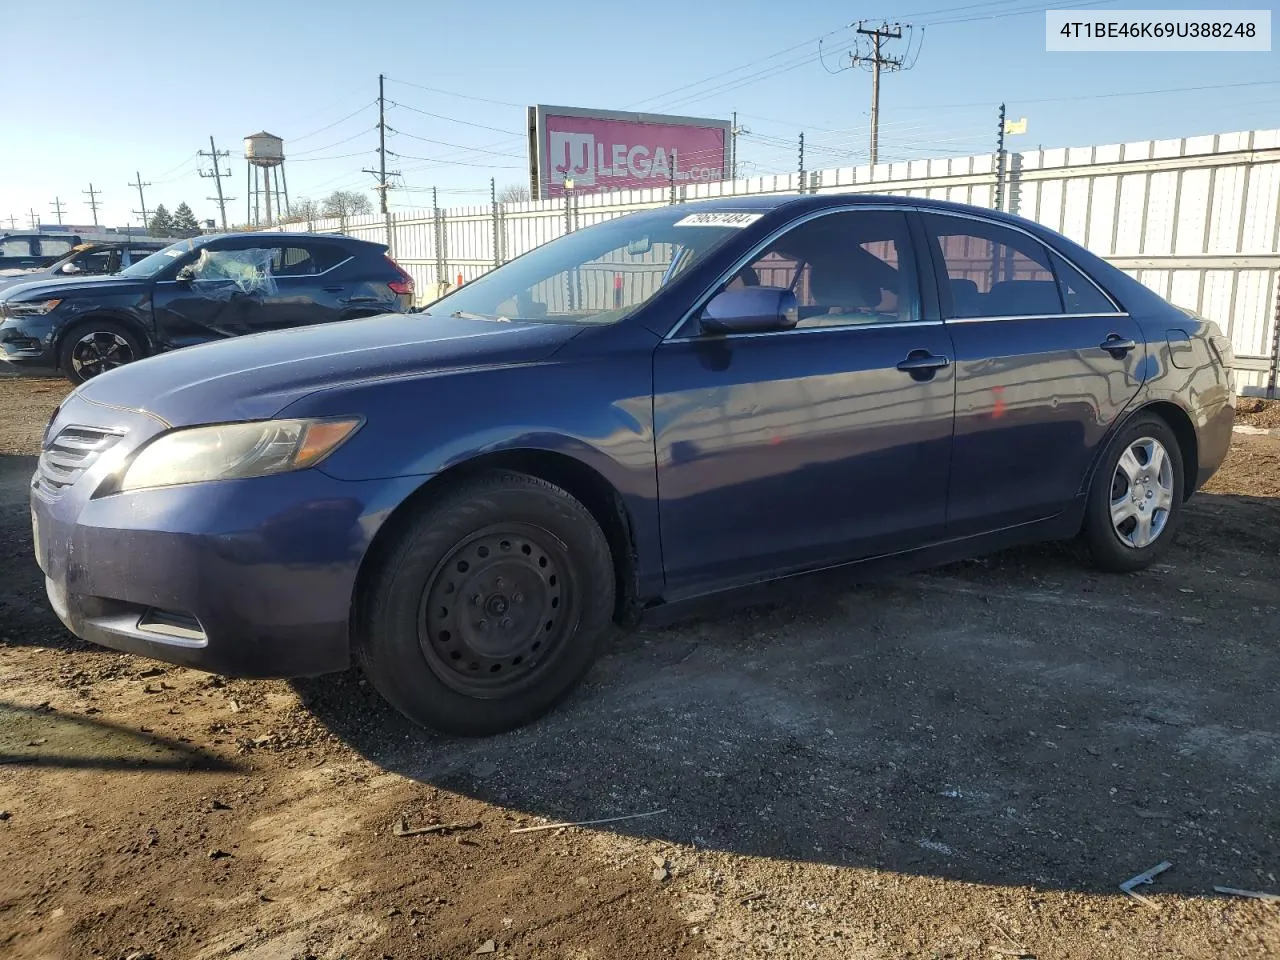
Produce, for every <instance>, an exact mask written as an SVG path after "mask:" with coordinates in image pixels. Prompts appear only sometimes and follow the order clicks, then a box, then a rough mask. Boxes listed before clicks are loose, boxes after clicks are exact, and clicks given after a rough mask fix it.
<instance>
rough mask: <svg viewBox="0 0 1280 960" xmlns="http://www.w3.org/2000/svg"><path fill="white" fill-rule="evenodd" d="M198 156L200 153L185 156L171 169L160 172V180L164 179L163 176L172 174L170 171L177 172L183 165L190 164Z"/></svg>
mask: <svg viewBox="0 0 1280 960" xmlns="http://www.w3.org/2000/svg"><path fill="white" fill-rule="evenodd" d="M199 156H200V155H199V153H193V154H192V155H191V156H189V157H187V158H186V159H185V160H183V161H182V162H181V163H180V164H178V165H177V166H176V167H173V168H171V169H169V170H166V171H165V172H164V173H162V174H160V180H162V181H163V180H164V178H165V177H167V176H169V175H170V174H172V173H177V172H178V171H179V170H181V169H182V168H183V167H186V166H190V164H191V161H193V160H197V159H199Z"/></svg>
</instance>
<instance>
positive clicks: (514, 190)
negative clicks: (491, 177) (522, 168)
mask: <svg viewBox="0 0 1280 960" xmlns="http://www.w3.org/2000/svg"><path fill="white" fill-rule="evenodd" d="M528 199H529V187H528V186H527V185H526V184H523V183H509V184H507V185H506V186H505V187H503V188H502V189H501V190H499V191H498V202H499V203H523V202H524V201H526V200H528Z"/></svg>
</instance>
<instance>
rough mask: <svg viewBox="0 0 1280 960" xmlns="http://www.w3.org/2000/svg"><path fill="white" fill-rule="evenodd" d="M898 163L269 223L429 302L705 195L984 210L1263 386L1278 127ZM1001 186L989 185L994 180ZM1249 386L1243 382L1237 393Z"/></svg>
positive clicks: (1274, 299) (1277, 280)
mask: <svg viewBox="0 0 1280 960" xmlns="http://www.w3.org/2000/svg"><path fill="white" fill-rule="evenodd" d="M998 169H999V164H998V161H997V158H996V157H995V156H994V155H989V154H987V155H978V156H970V157H951V158H942V159H921V160H909V161H902V162H898V163H882V164H878V165H876V166H875V167H874V168H873V167H870V166H861V167H840V168H838V169H829V170H814V171H811V172H809V173H806V174H805V175H804V180H805V182H804V183H803V184H802V183H801V175H800V174H799V173H792V174H778V175H773V176H763V177H750V178H747V179H742V180H734V181H724V182H720V183H709V184H697V185H692V186H680V187H675V188H672V189H671V190H665V189H664V190H629V191H620V192H617V193H607V194H590V195H585V196H580V197H576V198H574V200H573V203H572V204H568V203H566V201H564V200H544V201H535V202H528V203H506V204H484V205H479V206H468V207H453V208H449V209H439V210H437V209H432V208H428V209H421V210H407V211H397V212H395V213H392V214H390V215H388V216H387V217H386V218H385V219H384V218H383V217H382V216H381V215H378V214H375V215H372V216H362V217H352V218H349V219H347V220H345V221H343V220H336V219H334V220H316V221H311V222H307V223H301V224H298V223H294V224H290V225H288V226H286V227H280V228H278V229H286V230H297V229H305V230H308V231H312V232H321V233H346V234H349V235H351V236H355V237H363V238H366V239H369V240H376V241H379V242H382V243H387V244H388V245H389V246H390V247H391V252H392V254H393V255H394V256H395V258H396V260H397V261H398V262H399V263H400V264H401V265H402V266H403V267H404V268H405V269H406V270H408V271H409V272H410V273H411V274H413V277H414V280H415V282H416V284H417V287H418V290H419V299H420V301H427V300H432V299H435V298H436V297H438V296H439V295H441V294H443V293H444V292H446V291H447V290H448V289H450V288H451V287H452V286H453V285H455V284H456V283H457V282H458V280H459V278H461V279H462V282H464V283H465V282H468V281H470V280H473V279H475V278H476V277H478V276H480V275H481V274H483V273H485V272H486V271H488V270H491V269H493V267H494V266H495V265H497V264H499V263H502V262H505V261H506V260H509V259H511V258H513V257H515V256H518V255H519V254H521V253H524V252H526V251H527V250H530V249H532V248H534V247H536V246H538V245H539V244H542V243H546V242H547V241H549V240H553V239H555V238H556V237H558V236H561V235H562V234H564V233H565V231H566V230H569V229H577V228H579V227H583V226H588V225H590V224H593V223H597V222H599V221H601V220H607V219H610V218H612V217H617V216H622V215H623V214H626V213H631V212H634V211H636V210H641V209H645V208H647V207H655V206H660V205H662V204H666V203H672V202H685V201H690V200H700V199H706V198H711V197H725V196H741V195H749V194H770V193H792V192H797V191H800V190H801V189H803V190H804V191H805V192H809V193H885V194H896V195H899V196H916V197H934V198H939V199H945V200H955V201H960V202H962V203H970V204H975V205H977V206H983V207H991V206H993V203H994V198H995V197H996V196H997V195H1000V196H1002V202H1001V206H1002V207H1003V209H1005V210H1008V211H1010V212H1012V213H1016V214H1020V215H1021V216H1024V217H1027V218H1029V219H1031V220H1035V221H1038V222H1040V223H1042V224H1044V225H1045V226H1048V227H1050V228H1052V229H1054V230H1058V231H1061V232H1062V233H1064V234H1065V235H1067V236H1068V237H1071V238H1072V239H1073V240H1075V241H1077V242H1079V243H1081V244H1083V245H1084V246H1086V247H1088V248H1089V249H1090V250H1092V251H1093V252H1094V253H1097V254H1098V255H1100V256H1102V257H1105V258H1106V259H1107V260H1109V261H1110V262H1112V263H1114V264H1115V265H1116V266H1118V267H1120V268H1121V269H1122V270H1124V271H1126V272H1127V273H1129V274H1131V275H1132V276H1135V277H1136V278H1137V279H1138V280H1139V281H1141V282H1142V283H1144V284H1145V285H1147V286H1148V287H1150V288H1151V289H1153V290H1155V291H1156V292H1157V293H1159V294H1161V295H1162V296H1164V297H1166V298H1168V299H1169V300H1171V301H1172V302H1174V303H1176V304H1179V305H1180V306H1184V307H1189V308H1191V309H1193V310H1195V311H1197V312H1198V313H1200V314H1202V315H1204V316H1206V317H1208V318H1209V319H1211V320H1214V321H1216V322H1217V323H1218V324H1219V325H1220V326H1221V327H1222V329H1223V330H1225V331H1226V332H1227V333H1228V335H1229V336H1230V337H1231V340H1232V343H1233V344H1234V346H1235V351H1236V356H1237V358H1238V363H1237V369H1238V371H1239V381H1240V383H1241V385H1242V387H1252V388H1257V387H1260V386H1262V385H1264V384H1268V381H1270V384H1271V386H1273V387H1274V385H1275V379H1276V368H1277V363H1278V360H1280V335H1278V333H1277V315H1278V314H1280V130H1254V131H1247V132H1242V133H1222V134H1214V135H1209V136H1201V137H1186V138H1183V139H1179V140H1142V141H1138V142H1135V143H1123V144H1107V145H1105V146H1092V147H1063V148H1058V149H1053V150H1037V151H1031V152H1026V153H1011V154H1009V155H1008V157H1007V160H1006V164H1005V173H1004V175H1003V177H1000V176H999V175H998V173H997V170H998ZM998 179H1001V180H1002V183H1001V184H1000V186H1001V187H1002V189H1001V190H999V191H998V190H997V180H998ZM1251 392H1252V391H1251Z"/></svg>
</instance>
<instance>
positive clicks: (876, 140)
mask: <svg viewBox="0 0 1280 960" xmlns="http://www.w3.org/2000/svg"><path fill="white" fill-rule="evenodd" d="M865 24H866V21H865V20H860V21H859V22H858V27H857V32H858V34H859V35H860V36H863V37H869V38H870V40H869V41H867V47H866V48H865V49H864V48H862V47H861V43H862V41H859V44H860V46H859V49H857V50H853V51H850V53H849V65H850V66H853V67H865V68H867V69H868V70H870V71H871V163H872V164H875V163H877V162H879V159H880V71H881V70H888V71H890V72H892V71H895V70H910V69H911V68H912V67H914V66H915V65H916V63H915V60H912V61H911V62H910V63H907V57H906V54H904V55H902V56H898V57H891V56H888V55H886V54H885V52H884V45H885V43H886V41H889V40H901V39H902V38H903V35H904V34H903V31H904V30H906V31H907V32H908V40H907V52H908V53H909V52H910V49H911V41H910V38H909V33H910V30H911V24H909V23H906V24H903V23H884V22H882V23H881V24H880V26H878V27H867V26H865ZM919 57H920V51H919V50H918V49H917V51H916V59H919Z"/></svg>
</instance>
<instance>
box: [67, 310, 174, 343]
mask: <svg viewBox="0 0 1280 960" xmlns="http://www.w3.org/2000/svg"><path fill="white" fill-rule="evenodd" d="M96 320H106V321H109V322H111V323H118V324H120V325H121V326H122V327H125V328H127V329H128V330H130V331H132V332H133V333H135V334H137V335H138V337H139V338H140V339H141V340H142V344H143V346H144V348H145V349H146V351H147V353H149V354H150V353H154V352H155V341H154V340H153V339H152V337H151V332H150V331H149V330H148V329H147V326H146V324H145V323H143V322H142V321H141V320H139V319H138V316H137V314H135V313H134V312H133V311H130V310H125V309H122V308H120V307H111V306H102V305H100V304H86V305H84V306H83V307H81V308H80V309H78V310H76V311H75V312H74V313H72V314H70V315H69V316H67V317H66V319H65V321H64V322H63V323H62V325H61V326H59V327H58V329H57V330H56V331H55V332H54V349H55V350H61V349H62V345H63V343H64V342H65V341H66V338H67V336H68V334H69V333H70V332H71V331H72V330H75V329H77V328H79V327H83V326H85V325H86V324H89V323H92V322H94V321H96Z"/></svg>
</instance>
